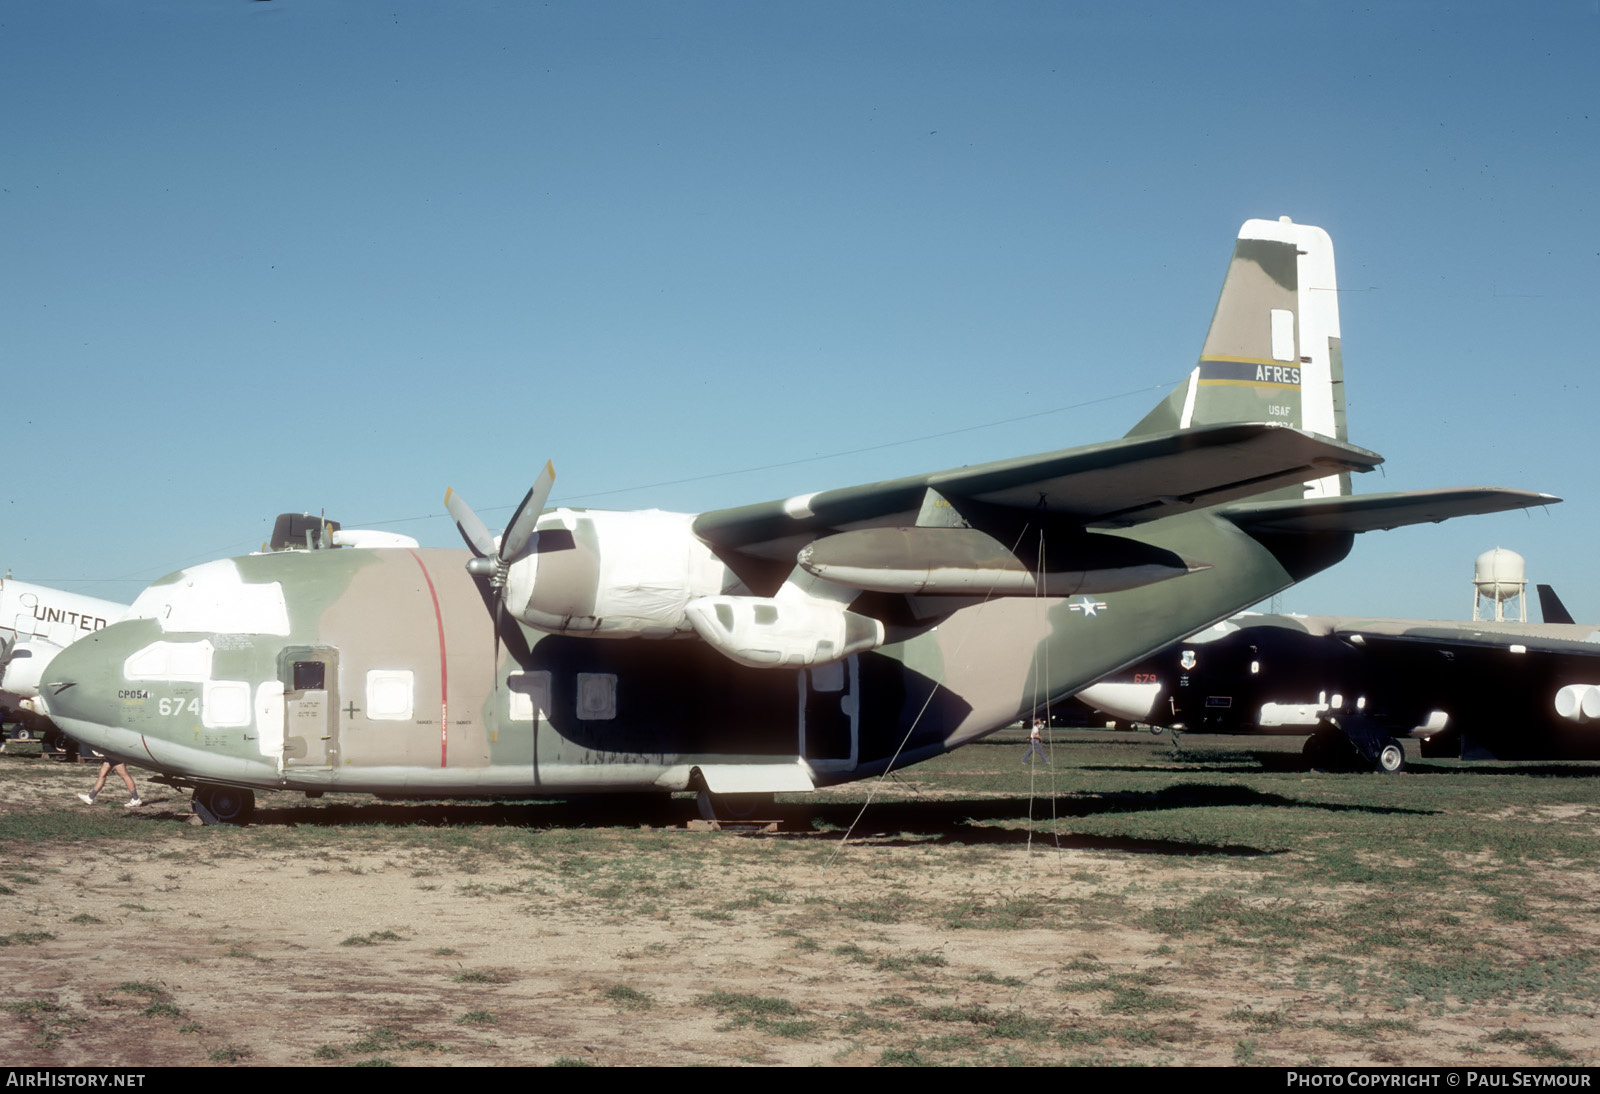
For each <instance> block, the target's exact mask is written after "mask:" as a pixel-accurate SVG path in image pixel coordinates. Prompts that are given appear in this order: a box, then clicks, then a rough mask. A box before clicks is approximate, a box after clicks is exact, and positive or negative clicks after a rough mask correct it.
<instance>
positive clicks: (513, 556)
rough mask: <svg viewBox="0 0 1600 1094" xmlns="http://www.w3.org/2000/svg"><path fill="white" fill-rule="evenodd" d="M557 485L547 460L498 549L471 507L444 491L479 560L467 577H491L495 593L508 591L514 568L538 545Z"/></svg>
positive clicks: (447, 505)
mask: <svg viewBox="0 0 1600 1094" xmlns="http://www.w3.org/2000/svg"><path fill="white" fill-rule="evenodd" d="M555 481H556V468H555V465H554V464H553V463H551V462H549V461H548V460H546V461H545V465H544V470H543V471H541V472H539V477H538V478H537V479H535V480H534V483H533V486H531V487H530V488H529V489H528V492H527V494H525V495H523V498H522V504H521V505H519V506H517V511H516V512H515V513H512V514H511V522H510V523H509V524H507V525H506V530H505V531H504V532H502V533H501V535H500V543H499V545H498V546H497V545H496V544H495V541H494V537H493V536H491V535H490V534H489V529H488V527H487V526H486V525H485V524H484V523H483V521H482V520H480V519H479V518H478V514H476V513H474V512H473V511H472V506H470V505H468V504H467V503H466V501H465V500H463V499H462V497H461V495H459V494H457V493H456V492H455V491H454V490H450V489H446V490H445V492H444V507H445V508H446V509H448V510H449V511H450V516H451V517H453V518H454V519H455V522H456V528H457V529H458V530H460V532H461V538H462V539H464V540H466V541H467V546H468V547H470V548H472V553H473V554H474V555H476V556H477V557H476V558H474V559H472V560H471V561H470V562H468V563H467V572H468V573H470V574H475V575H478V576H486V577H488V578H489V585H490V587H491V588H493V589H494V590H495V591H496V592H499V591H500V590H501V589H503V588H504V587H505V584H506V574H507V572H509V571H510V569H511V564H512V563H513V562H515V561H516V560H517V559H518V558H520V557H521V555H522V552H523V550H524V549H525V548H527V547H529V546H531V545H533V544H536V543H538V542H539V533H537V532H535V531H534V526H535V525H537V524H538V523H539V514H540V513H542V512H543V511H544V503H545V502H546V501H547V500H548V499H549V497H550V488H551V487H552V486H554V485H555Z"/></svg>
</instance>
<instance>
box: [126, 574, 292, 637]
mask: <svg viewBox="0 0 1600 1094" xmlns="http://www.w3.org/2000/svg"><path fill="white" fill-rule="evenodd" d="M128 618H130V619H154V620H155V621H156V622H157V623H159V624H161V629H162V630H163V631H166V632H167V633H169V634H170V633H172V632H174V631H182V632H187V633H196V632H198V633H202V634H277V635H287V634H288V633H289V608H288V605H287V604H286V603H285V602H284V599H283V586H281V585H279V584H278V583H277V582H276V581H272V582H265V583H254V584H248V583H246V582H245V581H243V580H242V579H241V578H240V577H239V568H238V567H237V566H235V565H234V563H233V560H232V559H222V560H220V561H218V562H207V563H206V564H205V565H203V566H191V567H190V568H189V569H187V570H184V571H182V572H180V573H178V574H176V575H175V576H173V577H171V578H168V579H166V580H164V581H163V582H161V583H159V584H155V585H152V586H150V587H149V588H148V589H146V590H145V591H144V592H142V593H140V594H139V597H138V599H137V600H135V601H134V602H133V607H132V608H130V609H129V610H128Z"/></svg>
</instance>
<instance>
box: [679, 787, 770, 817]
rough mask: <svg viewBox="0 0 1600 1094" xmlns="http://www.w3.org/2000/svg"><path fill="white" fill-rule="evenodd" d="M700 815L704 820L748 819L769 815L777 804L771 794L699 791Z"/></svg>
mask: <svg viewBox="0 0 1600 1094" xmlns="http://www.w3.org/2000/svg"><path fill="white" fill-rule="evenodd" d="M697 804H698V805H699V807H700V815H701V816H702V817H704V818H705V819H706V820H716V821H748V820H755V819H756V818H757V817H763V818H765V817H770V816H771V815H772V810H773V807H774V806H775V805H776V804H777V796H776V795H773V794H713V793H711V792H710V791H709V790H702V791H700V796H699V799H698V801H697Z"/></svg>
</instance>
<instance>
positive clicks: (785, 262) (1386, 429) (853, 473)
mask: <svg viewBox="0 0 1600 1094" xmlns="http://www.w3.org/2000/svg"><path fill="white" fill-rule="evenodd" d="M1597 45H1600V5H1597V3H1596V2H1595V0H1584V2H1581V3H1577V2H1560V0H1553V2H1550V3H1543V4H1539V5H1531V6H1528V7H1526V8H1524V9H1520V10H1518V9H1513V8H1511V7H1510V6H1507V5H1494V4H1482V5H1473V4H1442V3H1397V4H1383V5H1373V6H1343V5H1334V4H1323V3H1313V2H1300V3H1268V4H1251V3H1241V4H1220V5H1197V4H1182V3H1155V4H1113V3H1105V4H1068V3H1048V4H1045V3H1005V2H1000V3H984V4H949V3H930V2H924V0H918V2H915V3H896V2H882V3H837V4H835V3H790V4H748V3H697V2H682V3H648V4H641V3H622V2H615V3H604V4H580V3H562V2H556V3H549V4H532V3H491V2H476V3H475V2H471V0H464V2H455V3H449V4H444V3H437V2H429V3H425V2H414V0H382V2H379V0H371V2H367V0H363V2H353V0H351V2H338V0H315V2H313V0H270V2H266V3H255V2H249V0H164V2H161V0H150V2H146V3H126V2H123V0H99V2H96V0H77V2H60V0H50V2H43V0H8V2H7V3H6V4H5V5H4V6H0V93H3V98H0V102H3V103H4V109H3V110H0V134H3V148H4V150H5V152H4V155H3V157H0V216H3V224H4V237H3V238H4V247H3V249H0V279H3V285H0V301H3V303H0V353H3V355H4V358H3V359H4V366H3V377H4V388H5V394H6V400H5V407H6V411H7V413H6V415H5V423H6V429H5V441H6V442H7V443H6V445H5V451H6V453H7V458H6V461H5V462H6V467H7V469H8V472H9V473H8V474H7V475H6V476H5V483H4V494H3V495H0V496H3V497H4V501H5V523H4V525H3V529H4V530H3V532H0V567H9V568H10V569H11V570H12V571H13V572H14V574H15V576H16V577H17V578H19V579H24V580H31V581H38V582H41V583H45V584H58V585H62V586H63V587H67V588H71V589H75V590H77V591H80V592H86V593H92V594H94V595H100V596H107V597H111V598H121V599H130V598H131V597H132V596H133V595H134V594H135V593H136V592H137V591H138V589H139V588H141V587H142V586H143V585H144V584H145V583H146V582H148V581H149V580H152V579H153V578H155V577H158V576H160V575H161V574H163V573H165V572H168V571H170V570H172V569H175V568H177V567H178V566H181V565H187V564H190V563H193V562H198V561H203V560H206V559H209V558H214V557H219V556H222V555H227V554H236V553H242V552H244V551H246V550H249V549H251V548H253V547H255V546H257V545H259V543H260V541H261V540H262V539H263V538H264V537H265V536H266V533H267V531H268V529H269V528H270V525H271V520H272V517H273V515H274V514H276V513H278V512H281V511H285V510H308V509H309V510H311V511H313V512H315V511H317V510H319V509H325V510H326V511H327V513H328V514H329V515H330V516H332V517H335V518H337V519H341V520H343V521H344V522H345V523H346V525H347V526H381V527H384V528H389V529H392V530H396V531H402V532H406V533H408V534H411V535H414V536H416V537H417V538H418V539H420V540H421V541H422V542H423V543H424V544H425V545H436V546H455V545H457V544H458V543H459V540H458V538H457V536H456V534H455V531H454V528H453V527H452V526H451V524H450V523H449V521H448V519H447V518H445V517H444V516H443V512H444V510H443V506H442V504H441V503H440V499H441V497H442V495H443V493H444V489H445V487H446V486H453V487H454V488H455V489H457V490H458V491H460V492H461V493H462V494H463V495H464V496H465V497H466V498H467V499H468V500H469V501H470V502H472V504H474V505H475V506H477V507H478V508H479V510H480V511H481V512H484V515H485V517H486V519H487V520H488V521H489V523H490V524H491V525H494V524H497V523H498V521H497V518H498V520H499V521H503V520H504V519H506V516H507V515H508V514H509V511H510V508H509V507H511V506H513V505H515V503H516V502H517V501H518V500H519V499H520V497H521V496H522V493H523V492H524V491H525V490H526V488H527V485H528V483H529V482H530V481H531V480H532V477H533V476H534V474H536V472H537V471H538V469H539V468H540V467H541V466H542V465H543V462H544V460H545V459H547V458H549V459H553V460H554V461H555V463H556V467H557V471H558V475H559V478H558V480H557V483H556V491H555V494H554V496H553V498H552V502H553V503H557V504H559V503H570V504H579V505H601V506H609V507H617V508H633V507H648V506H658V507H661V508H667V509H678V510H685V511H696V510H701V509H708V508H716V507H721V506H727V505H737V504H743V503H746V502H751V501H759V500H765V499H768V498H775V497H784V496H787V495H791V494H797V493H803V492H807V491H811V490H817V489H825V488H829V487H834V486H845V485H851V484H854V483H858V482H869V481H873V480H876V479H881V478H887V477H892V476H896V475H901V474H910V473H914V472H918V471H927V470H934V469H941V468H945V467H952V466H958V465H961V464H966V463H974V462H978V461H982V460H987V459H995V458H1001V457H1006V456H1014V455H1020V454H1023V453H1026V452H1035V451H1045V450H1050V449H1055V448H1062V447H1068V446H1071V445H1075V444H1086V443H1092V442H1096V441H1101V440H1106V439H1110V438H1112V437H1116V436H1120V435H1121V434H1122V433H1123V432H1125V431H1126V430H1127V429H1128V427H1130V426H1131V425H1132V424H1133V423H1134V422H1135V421H1137V420H1138V419H1139V418H1140V417H1141V416H1142V415H1143V414H1144V412H1145V411H1146V410H1147V409H1148V407H1149V406H1150V405H1153V404H1154V403H1155V402H1156V401H1157V399H1158V398H1159V397H1160V396H1161V394H1162V393H1163V392H1164V390H1166V388H1167V387H1168V386H1170V385H1171V384H1173V383H1175V382H1176V381H1177V380H1179V379H1180V378H1181V377H1182V376H1183V375H1184V374H1185V373H1186V372H1187V371H1188V370H1189V369H1190V368H1191V367H1192V365H1193V363H1194V359H1195V357H1196V355H1197V353H1198V351H1199V348H1200V342H1201V338H1202V337H1203V335H1204V332H1205V326H1206V323H1207V321H1208V319H1209V318H1210V314H1211V308H1212V306H1213V305H1214V303H1215V299H1216V293H1217V289H1218V288H1219V286H1220V282H1221V277H1222V274H1223V271H1224V268H1225V266H1226V261H1227V257H1228V254H1229V253H1230V250H1231V247H1232V239H1233V235H1234V233H1235V232H1236V231H1237V229H1238V227H1239V225H1240V223H1241V222H1243V221H1244V220H1246V219H1248V218H1250V217H1253V216H1262V217H1277V216H1279V215H1289V216H1292V217H1293V218H1294V219H1295V220H1298V221H1301V222H1304V223H1311V224H1318V225H1321V226H1322V227H1324V228H1326V229H1327V230H1328V231H1329V232H1330V233H1331V235H1332V236H1333V240H1334V245H1335V249H1336V255H1337V261H1338V267H1339V275H1340V284H1341V288H1342V289H1343V290H1344V291H1343V292H1342V293H1341V305H1342V324H1343V331H1344V358H1345V364H1346V372H1347V379H1348V391H1349V406H1350V435H1351V440H1352V441H1354V442H1355V443H1357V444H1361V445H1363V446H1365V447H1368V448H1372V449H1374V450H1376V451H1378V452H1381V453H1383V454H1384V455H1385V456H1386V457H1388V460H1389V462H1388V464H1387V465H1386V471H1385V474H1384V475H1383V477H1381V478H1380V477H1379V476H1378V475H1376V474H1374V475H1368V476H1364V477H1361V478H1360V479H1359V480H1358V484H1357V489H1358V490H1360V491H1364V492H1370V491H1378V490H1396V489H1415V488H1424V487H1432V486H1454V485H1466V484H1476V483H1493V484H1500V485H1507V486H1517V487H1523V488H1527V489H1536V490H1543V491H1548V492H1550V493H1555V494H1559V495H1562V496H1564V497H1565V498H1567V499H1568V500H1567V502H1566V504H1564V505H1560V506H1556V507H1552V508H1551V509H1549V510H1548V511H1535V512H1534V513H1533V514H1532V515H1531V516H1530V515H1523V514H1509V515H1502V516H1495V517H1483V518H1470V519H1464V520H1461V521H1455V522H1451V523H1449V524H1445V525H1439V526H1429V527H1426V528H1416V529H1408V530H1402V531H1396V532H1389V533H1377V534H1372V535H1368V536H1365V537H1362V539H1361V540H1360V541H1358V544H1357V547H1356V549H1355V551H1354V552H1353V554H1352V556H1351V557H1350V559H1348V560H1347V561H1346V562H1345V563H1343V564H1342V565H1341V566H1339V567H1338V568H1336V569H1335V570H1333V571H1331V572H1330V573H1328V574H1325V575H1323V576H1320V577H1318V578H1315V579H1313V580H1312V581H1311V582H1308V583H1306V584H1305V585H1302V586H1300V587H1299V588H1297V589H1295V590H1292V591H1290V592H1289V593H1287V594H1285V595H1284V596H1283V597H1282V598H1281V601H1280V603H1281V606H1282V607H1283V608H1284V609H1285V610H1297V611H1308V612H1327V613H1343V614H1389V615H1410V616H1437V617H1447V618H1448V617H1460V616H1462V615H1463V614H1464V613H1466V612H1467V611H1468V610H1469V605H1470V587H1469V585H1468V580H1469V578H1470V576H1471V564H1472V559H1473V558H1474V556H1476V555H1477V554H1478V553H1479V552H1480V551H1483V550H1486V549H1488V548H1489V547H1493V546H1496V545H1502V546H1506V547H1511V548H1514V549H1516V550H1518V551H1520V552H1522V553H1523V554H1524V555H1526V556H1527V558H1528V560H1529V572H1530V577H1531V578H1532V579H1533V580H1535V581H1549V582H1553V583H1555V584H1557V585H1558V587H1560V588H1561V589H1562V590H1563V593H1564V595H1565V597H1566V600H1567V601H1568V604H1569V605H1570V606H1571V607H1572V608H1573V609H1574V610H1575V612H1576V613H1577V614H1578V615H1580V616H1581V617H1586V618H1600V589H1596V587H1595V582H1594V571H1593V566H1592V563H1591V559H1592V555H1593V544H1594V543H1595V542H1596V540H1597V538H1600V535H1597V534H1600V509H1597V502H1600V496H1597V490H1596V484H1595V481H1594V479H1595V475H1594V472H1595V460H1594V458H1593V456H1594V443H1593V437H1594V425H1595V423H1596V421H1597V420H1600V384H1597V383H1596V382H1595V379H1594V377H1595V372H1596V365H1597V363H1600V362H1597V356H1600V350H1597V348H1596V331H1595V326H1596V318H1597V315H1600V307H1597V305H1600V208H1597V198H1596V191H1597V183H1596V180H1597V179H1600V65H1597V64H1596V62H1595V58H1596V56H1597V54H1600V50H1597V48H1596V47H1597ZM1042 412H1049V413H1042ZM1030 416H1031V417H1030ZM994 423H1001V424H994ZM917 438H927V439H921V440H918V439H917ZM900 442H906V443H900ZM862 449H869V450H868V451H860V450H862ZM842 453H849V454H848V455H841V454H842ZM656 484H666V485H656ZM497 507H505V508H503V509H499V510H498V511H495V510H496V509H497Z"/></svg>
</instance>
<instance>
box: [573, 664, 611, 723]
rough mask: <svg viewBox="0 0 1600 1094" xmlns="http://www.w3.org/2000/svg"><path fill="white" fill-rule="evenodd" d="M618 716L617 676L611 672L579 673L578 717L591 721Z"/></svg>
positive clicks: (600, 720) (605, 719)
mask: <svg viewBox="0 0 1600 1094" xmlns="http://www.w3.org/2000/svg"><path fill="white" fill-rule="evenodd" d="M616 716H617V677H616V674H615V673H610V672H580V673H578V717H579V718H582V719H584V720H585V721H589V722H603V721H608V720H610V719H612V718H615V717H616Z"/></svg>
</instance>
